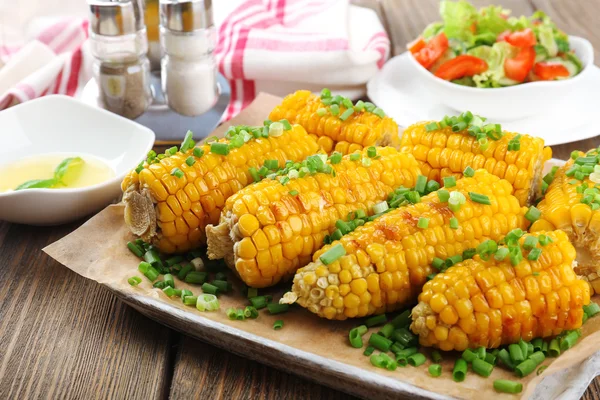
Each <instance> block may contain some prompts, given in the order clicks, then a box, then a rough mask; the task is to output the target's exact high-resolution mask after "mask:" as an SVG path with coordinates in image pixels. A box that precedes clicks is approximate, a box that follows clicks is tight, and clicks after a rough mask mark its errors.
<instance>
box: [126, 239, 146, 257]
mask: <svg viewBox="0 0 600 400" xmlns="http://www.w3.org/2000/svg"><path fill="white" fill-rule="evenodd" d="M127 248H128V249H129V251H131V252H132V253H133V254H135V255H136V256H138V257H139V258H142V257H143V256H144V250H142V248H141V247H140V246H138V245H137V244H135V243H133V242H127Z"/></svg>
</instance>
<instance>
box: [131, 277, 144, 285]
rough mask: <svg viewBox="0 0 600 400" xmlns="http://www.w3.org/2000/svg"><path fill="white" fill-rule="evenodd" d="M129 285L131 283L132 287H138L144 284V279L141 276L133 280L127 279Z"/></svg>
mask: <svg viewBox="0 0 600 400" xmlns="http://www.w3.org/2000/svg"><path fill="white" fill-rule="evenodd" d="M127 283H129V284H130V285H131V286H137V285H139V284H140V283H142V278H140V277H139V276H132V277H131V278H129V279H127Z"/></svg>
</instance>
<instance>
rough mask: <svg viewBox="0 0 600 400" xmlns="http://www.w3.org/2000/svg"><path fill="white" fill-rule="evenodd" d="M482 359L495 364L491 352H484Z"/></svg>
mask: <svg viewBox="0 0 600 400" xmlns="http://www.w3.org/2000/svg"><path fill="white" fill-rule="evenodd" d="M484 360H485V362H486V363H489V364H492V365H496V356H495V355H493V354H492V353H486V354H485V358H484Z"/></svg>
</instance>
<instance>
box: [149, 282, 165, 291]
mask: <svg viewBox="0 0 600 400" xmlns="http://www.w3.org/2000/svg"><path fill="white" fill-rule="evenodd" d="M152 287H154V288H157V289H164V288H165V283H164V282H163V281H156V282H154V284H152Z"/></svg>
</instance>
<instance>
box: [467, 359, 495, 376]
mask: <svg viewBox="0 0 600 400" xmlns="http://www.w3.org/2000/svg"><path fill="white" fill-rule="evenodd" d="M472 367H473V372H475V373H476V374H477V375H480V376H483V377H485V378H487V377H488V376H490V375H491V374H492V371H493V370H494V366H493V365H492V364H490V363H488V362H486V361H484V360H481V359H479V358H477V359H475V360H473V365H472Z"/></svg>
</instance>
